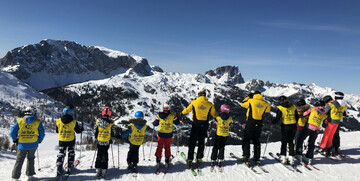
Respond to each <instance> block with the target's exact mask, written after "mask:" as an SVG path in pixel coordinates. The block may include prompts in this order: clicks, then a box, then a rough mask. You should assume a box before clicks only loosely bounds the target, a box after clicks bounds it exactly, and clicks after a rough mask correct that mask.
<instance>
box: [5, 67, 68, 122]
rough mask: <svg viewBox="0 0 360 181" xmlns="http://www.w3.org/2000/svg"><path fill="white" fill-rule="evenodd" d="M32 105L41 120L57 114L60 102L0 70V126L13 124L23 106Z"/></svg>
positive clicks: (60, 105)
mask: <svg viewBox="0 0 360 181" xmlns="http://www.w3.org/2000/svg"><path fill="white" fill-rule="evenodd" d="M28 106H34V107H36V108H37V110H38V116H39V117H41V118H42V120H46V119H51V118H54V117H56V116H58V112H59V108H61V107H63V105H62V103H60V102H56V101H54V100H53V99H52V98H50V97H49V96H47V95H45V94H43V93H40V92H38V91H37V90H35V89H33V88H32V87H30V86H29V85H27V84H25V83H23V82H22V81H21V80H19V79H17V78H16V77H15V76H13V75H11V74H9V73H7V72H3V71H1V70H0V112H1V117H0V126H4V127H8V126H10V125H12V124H13V121H14V120H16V117H17V116H18V114H21V111H22V110H24V108H25V107H28Z"/></svg>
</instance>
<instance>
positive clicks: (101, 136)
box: [96, 119, 114, 142]
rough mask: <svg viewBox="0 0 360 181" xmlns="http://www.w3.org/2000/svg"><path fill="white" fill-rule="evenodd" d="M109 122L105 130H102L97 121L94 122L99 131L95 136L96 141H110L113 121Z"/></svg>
mask: <svg viewBox="0 0 360 181" xmlns="http://www.w3.org/2000/svg"><path fill="white" fill-rule="evenodd" d="M111 121H112V123H111V124H108V125H107V126H106V127H105V128H102V127H100V126H99V124H98V122H99V119H97V120H96V125H97V126H98V127H97V128H98V130H99V133H98V136H97V140H98V141H102V142H107V141H110V139H111V127H112V126H113V125H114V121H113V120H111Z"/></svg>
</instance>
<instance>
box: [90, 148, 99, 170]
mask: <svg viewBox="0 0 360 181" xmlns="http://www.w3.org/2000/svg"><path fill="white" fill-rule="evenodd" d="M96 151H97V148H96V149H95V151H94V156H93V160H92V162H91V165H90V168H93V165H94V160H95V155H96Z"/></svg>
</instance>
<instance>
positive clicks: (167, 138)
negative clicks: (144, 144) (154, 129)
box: [153, 103, 180, 170]
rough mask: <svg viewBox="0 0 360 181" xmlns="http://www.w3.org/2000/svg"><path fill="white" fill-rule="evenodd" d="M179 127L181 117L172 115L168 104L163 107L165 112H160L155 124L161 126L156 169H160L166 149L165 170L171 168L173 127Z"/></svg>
mask: <svg viewBox="0 0 360 181" xmlns="http://www.w3.org/2000/svg"><path fill="white" fill-rule="evenodd" d="M174 124H175V125H179V124H180V120H179V115H178V114H174V113H171V106H170V105H168V104H166V103H165V104H164V105H163V111H162V112H159V114H158V115H157V119H156V120H155V121H154V122H153V125H154V126H159V133H158V145H157V148H156V152H155V156H156V169H157V170H159V169H160V161H161V155H162V149H163V148H164V149H165V169H168V168H169V163H170V156H171V149H170V146H171V140H172V136H173V125H174Z"/></svg>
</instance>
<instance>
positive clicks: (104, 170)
mask: <svg viewBox="0 0 360 181" xmlns="http://www.w3.org/2000/svg"><path fill="white" fill-rule="evenodd" d="M106 172H107V169H102V171H101V177H102V178H105V177H106Z"/></svg>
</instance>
